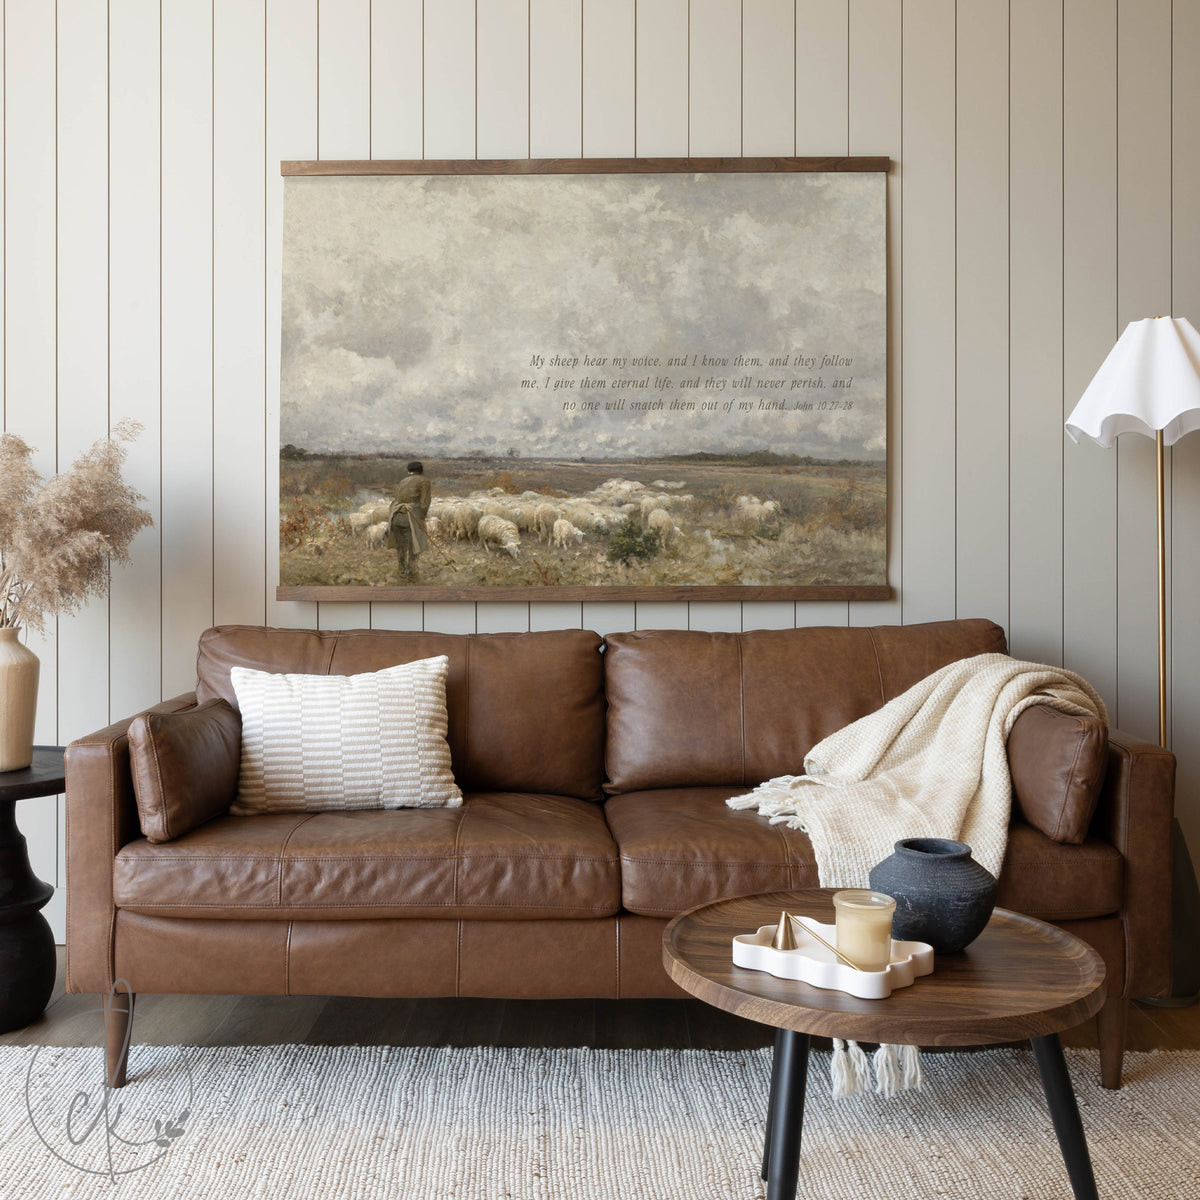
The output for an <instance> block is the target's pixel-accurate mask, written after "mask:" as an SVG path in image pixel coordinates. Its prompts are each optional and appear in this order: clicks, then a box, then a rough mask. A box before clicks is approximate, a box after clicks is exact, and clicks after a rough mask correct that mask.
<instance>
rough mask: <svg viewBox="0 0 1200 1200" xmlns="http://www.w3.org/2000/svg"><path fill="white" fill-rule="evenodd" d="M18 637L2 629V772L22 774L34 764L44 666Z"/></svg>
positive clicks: (0, 760) (0, 724) (0, 686)
mask: <svg viewBox="0 0 1200 1200" xmlns="http://www.w3.org/2000/svg"><path fill="white" fill-rule="evenodd" d="M17 633H18V631H17V630H16V629H13V628H11V627H10V628H7V629H0V771H19V770H21V769H22V768H24V767H27V766H29V764H30V763H31V762H33V718H34V715H35V714H36V712H37V689H38V669H39V668H40V666H41V663H39V662H38V656H37V655H36V654H34V652H33V651H32V650H30V649H29V647H28V646H22V645H21V642H20V641H19V640H18V637H17Z"/></svg>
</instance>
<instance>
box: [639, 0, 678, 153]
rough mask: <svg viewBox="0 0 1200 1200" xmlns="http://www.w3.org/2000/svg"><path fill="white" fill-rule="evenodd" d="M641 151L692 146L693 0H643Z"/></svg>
mask: <svg viewBox="0 0 1200 1200" xmlns="http://www.w3.org/2000/svg"><path fill="white" fill-rule="evenodd" d="M634 15H635V19H636V26H637V28H636V35H637V75H636V81H637V111H636V112H635V114H634V117H635V120H636V122H637V153H638V154H640V155H642V156H643V157H645V158H655V157H658V156H663V157H678V156H681V155H686V154H687V152H688V95H689V92H688V88H689V75H688V0H637V6H636V9H635V13H634Z"/></svg>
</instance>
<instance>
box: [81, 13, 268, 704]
mask: <svg viewBox="0 0 1200 1200" xmlns="http://www.w3.org/2000/svg"><path fill="white" fill-rule="evenodd" d="M158 12H159V6H158V0H111V3H110V5H109V29H108V52H109V80H108V87H109V94H108V126H109V138H108V197H109V204H108V254H109V262H110V264H111V267H110V271H109V280H108V314H109V315H108V327H109V360H108V362H109V392H110V394H109V412H110V416H111V418H112V420H113V421H114V422H116V421H119V420H121V419H122V418H123V417H132V418H133V419H134V420H136V421H138V422H140V423H141V425H142V432H141V433H140V434H139V435H138V439H137V441H136V442H134V444H133V445H132V446H131V447H130V450H129V457H128V458H127V459H126V461H125V478H126V480H127V481H128V482H129V483H130V484H131V485H132V486H133V487H135V488H136V489H137V490H138V491H139V492H141V493H142V495H144V496H145V497H146V507H147V508H148V509H149V511H150V514H151V516H153V517H154V522H155V524H154V528H153V529H145V530H143V531H142V532H141V533H140V534H138V536H137V539H136V540H135V541H134V543H133V547H132V550H131V554H132V559H133V561H132V562H131V563H129V565H128V566H124V567H120V568H119V569H117V570H114V571H113V572H112V575H111V579H112V582H111V585H110V588H109V614H110V634H109V646H110V692H109V713H108V715H109V716H111V717H113V718H114V719H119V718H121V717H124V716H128V715H129V714H130V713H135V712H138V711H140V710H141V709H143V708H146V707H148V706H149V705H151V704H154V703H156V702H157V701H158V700H159V699H160V698H161V695H162V638H161V621H162V528H161V526H162V521H161V516H162V506H161V504H160V502H159V485H160V478H161V476H160V470H161V464H160V457H159V446H160V425H161V411H160V401H159V390H160V378H161V369H162V368H161V358H160V353H159V351H160V343H159V313H160V309H161V305H160V303H159V282H160V275H159V263H160V256H159V179H160V175H161V172H160V170H159V116H160V108H159V58H158V51H159V28H158ZM257 287H258V289H259V290H261V279H260V282H259V284H258V285H257ZM256 300H257V301H258V302H259V303H261V294H259V295H257V296H256ZM254 382H256V383H257V384H259V385H261V382H262V379H261V376H260V377H259V379H258V380H256V381H254ZM242 420H246V421H248V422H249V421H254V420H261V418H260V416H259V414H258V413H257V412H255V411H254V410H253V409H251V415H250V416H249V417H247V416H245V415H243V417H242ZM235 428H236V429H237V435H236V436H238V437H240V436H242V430H241V422H240V421H239V422H238V424H237V425H236V426H235ZM249 469H250V483H251V485H253V484H254V481H255V480H257V481H258V486H259V487H260V488H261V486H262V475H263V465H262V460H261V459H260V460H259V461H258V462H257V463H256V464H254V465H253V467H251V468H249ZM247 519H248V520H250V521H253V520H254V519H255V518H254V516H253V515H252V514H248V515H247ZM265 520H266V514H265V513H263V514H261V517H260V521H265ZM256 569H257V570H258V574H259V577H260V581H262V583H263V586H264V587H265V580H262V574H263V573H262V570H261V564H257V565H256ZM92 724H93V727H94V728H99V727H100V725H101V724H102V720H101V714H99V713H96V714H93V722H92Z"/></svg>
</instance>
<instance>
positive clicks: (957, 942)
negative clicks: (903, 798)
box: [870, 838, 996, 954]
mask: <svg viewBox="0 0 1200 1200" xmlns="http://www.w3.org/2000/svg"><path fill="white" fill-rule="evenodd" d="M870 878H871V887H872V889H873V890H874V891H877V892H885V893H886V894H887V895H889V896H895V898H896V915H895V916H894V917H893V918H892V937H894V938H896V939H897V941H905V942H928V943H929V945H931V946H932V947H933V949H934V952H935V953H936V954H954V953H955V952H957V951H959V950H962V949H963V948H964V947H965V946H967V945H969V944H970V943H971V942H973V941H974V940H975V939H976V938H977V937H978V936H979V935H980V934H981V933H982V932H983V927H984V926H985V925H986V924H987V923H988V918H989V917H990V916H991V915H992V909H993V908H994V907H995V903H996V877H995V876H994V875H993V874H992V873H991V872H990V871H989V870H987V868H985V867H981V866H980V865H979V863H977V862H976V861H975V860H974V859H973V858H972V857H971V847H970V846H968V845H966V844H965V843H963V842H951V841H948V840H946V839H945V838H906V839H905V840H904V841H902V842H897V843H896V852H895V853H894V854H893V855H891V856H890V857H889V858H885V859H884V860H883V862H881V863H877V864H876V865H875V866H874V867H872V868H871V876H870Z"/></svg>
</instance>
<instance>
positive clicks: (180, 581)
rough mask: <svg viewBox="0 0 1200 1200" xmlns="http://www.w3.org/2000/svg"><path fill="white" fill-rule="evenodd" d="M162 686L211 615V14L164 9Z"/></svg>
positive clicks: (183, 665) (176, 687)
mask: <svg viewBox="0 0 1200 1200" xmlns="http://www.w3.org/2000/svg"><path fill="white" fill-rule="evenodd" d="M162 20H163V26H162V46H163V51H162V54H163V61H162V65H163V85H162V86H163V95H162V106H163V108H162V112H163V117H162V120H163V127H162V247H163V250H162V253H163V267H162V270H163V287H162V353H163V366H164V370H163V413H162V454H163V461H162V466H163V489H162V532H163V558H162V563H163V648H162V654H163V687H164V689H165V690H166V692H167V694H168V695H174V694H175V693H177V692H184V691H187V690H188V689H189V688H191V687H192V685H193V684H194V683H195V679H196V639H197V638H198V637H199V636H200V633H201V632H202V631H203V630H204V629H206V628H207V627H208V626H209V625H211V624H212V615H213V425H212V415H213V342H212V329H213V292H212V284H213V260H212V247H213V240H212V235H213V230H212V218H213V208H212V179H213V176H212V154H213V144H212V132H213V130H212V116H213V106H212V94H213V93H212V88H213V78H212V11H211V9H207V8H204V7H201V6H197V5H172V6H168V7H166V8H164V10H163V18H162Z"/></svg>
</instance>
